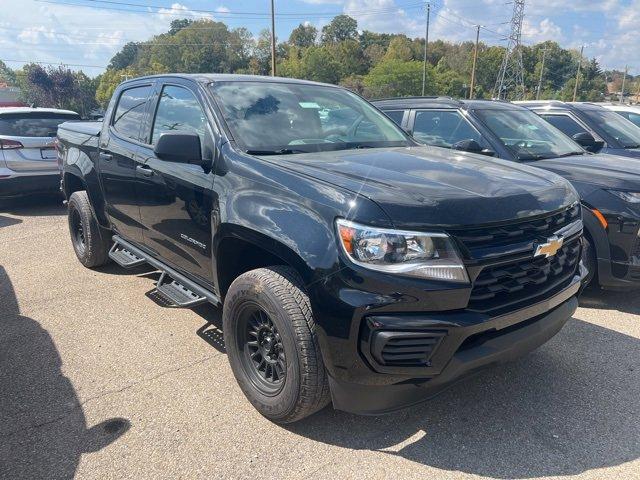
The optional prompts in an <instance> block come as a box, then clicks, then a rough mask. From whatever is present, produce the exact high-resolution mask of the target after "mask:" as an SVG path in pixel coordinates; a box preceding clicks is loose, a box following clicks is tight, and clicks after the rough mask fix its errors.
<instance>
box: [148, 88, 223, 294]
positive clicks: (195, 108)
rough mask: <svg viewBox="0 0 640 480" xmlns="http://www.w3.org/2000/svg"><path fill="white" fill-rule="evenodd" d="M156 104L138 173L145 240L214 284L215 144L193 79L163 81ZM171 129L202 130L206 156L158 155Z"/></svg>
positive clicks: (183, 268) (182, 268)
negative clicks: (173, 157) (176, 157)
mask: <svg viewBox="0 0 640 480" xmlns="http://www.w3.org/2000/svg"><path fill="white" fill-rule="evenodd" d="M153 103H154V106H155V110H154V114H153V117H152V121H151V122H149V124H150V129H149V132H148V137H147V138H148V140H147V144H146V145H144V146H142V147H141V148H140V150H139V153H138V157H139V158H138V160H139V163H140V165H141V166H140V168H138V172H137V177H136V188H137V192H138V204H139V206H140V218H141V222H142V225H143V239H144V245H145V246H146V247H147V248H148V249H149V250H151V251H152V252H153V253H154V254H155V255H157V256H158V257H159V258H161V259H162V260H163V261H165V262H166V263H168V264H169V265H170V266H172V267H174V268H176V269H178V270H180V271H182V272H184V273H187V274H190V275H191V276H193V277H197V278H199V279H201V280H203V281H205V282H208V283H210V282H212V281H213V278H212V264H211V212H212V188H213V179H214V175H213V173H211V166H212V162H213V151H214V146H213V135H212V132H211V128H210V125H209V122H208V120H207V116H206V114H205V111H206V110H205V107H204V104H203V102H202V98H201V97H200V96H199V93H198V91H197V89H196V88H195V87H191V85H190V84H188V83H185V84H181V83H179V82H172V83H162V82H158V85H157V86H156V95H155V97H154V102H153ZM172 131H188V132H195V133H197V134H198V136H199V137H200V142H201V150H202V157H203V158H200V159H193V163H179V162H173V161H168V160H162V159H160V158H158V157H157V156H156V155H155V154H154V151H153V148H154V146H155V144H156V142H157V140H158V138H159V137H160V135H162V134H163V133H166V132H172Z"/></svg>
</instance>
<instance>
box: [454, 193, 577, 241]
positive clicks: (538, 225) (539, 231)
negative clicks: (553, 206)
mask: <svg viewBox="0 0 640 480" xmlns="http://www.w3.org/2000/svg"><path fill="white" fill-rule="evenodd" d="M579 218H580V205H579V204H576V205H574V206H573V207H571V208H568V209H567V210H564V211H562V212H559V213H556V214H554V215H549V216H547V217H543V218H539V219H536V220H525V221H522V222H517V223H509V224H506V225H498V226H493V227H486V228H476V229H466V230H451V231H450V233H451V234H452V235H454V236H455V237H456V238H457V239H458V240H460V241H461V242H462V243H464V245H465V246H466V247H467V248H468V249H469V250H473V249H476V248H484V247H496V246H500V245H508V244H514V243H518V242H522V241H527V240H534V239H536V238H538V237H544V236H551V235H552V234H553V233H554V232H556V231H557V230H559V229H561V228H562V227H564V226H566V225H569V224H570V223H571V222H574V221H576V220H578V219H579Z"/></svg>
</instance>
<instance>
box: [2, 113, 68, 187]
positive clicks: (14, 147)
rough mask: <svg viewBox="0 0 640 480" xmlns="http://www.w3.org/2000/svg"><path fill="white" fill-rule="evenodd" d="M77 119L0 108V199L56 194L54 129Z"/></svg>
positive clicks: (63, 114)
mask: <svg viewBox="0 0 640 480" xmlns="http://www.w3.org/2000/svg"><path fill="white" fill-rule="evenodd" d="M79 119H80V115H78V114H77V113H76V112H72V111H70V110H58V109H53V108H29V107H5V108H0V198H9V197H16V196H21V195H28V194H33V193H43V192H57V191H59V189H60V172H59V170H58V162H57V156H56V150H55V147H54V140H55V137H56V133H57V130H58V125H59V124H61V123H62V122H66V121H68V120H79Z"/></svg>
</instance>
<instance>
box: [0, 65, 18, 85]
mask: <svg viewBox="0 0 640 480" xmlns="http://www.w3.org/2000/svg"><path fill="white" fill-rule="evenodd" d="M0 83H6V84H8V85H16V83H17V79H16V72H14V71H13V70H11V69H10V68H9V67H7V65H6V64H5V63H4V62H3V61H2V60H0Z"/></svg>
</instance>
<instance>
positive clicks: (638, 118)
mask: <svg viewBox="0 0 640 480" xmlns="http://www.w3.org/2000/svg"><path fill="white" fill-rule="evenodd" d="M625 117H627V120H630V121H631V122H632V123H633V124H635V125H636V126H638V127H640V114H638V113H632V112H627V113H626V115H625Z"/></svg>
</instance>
